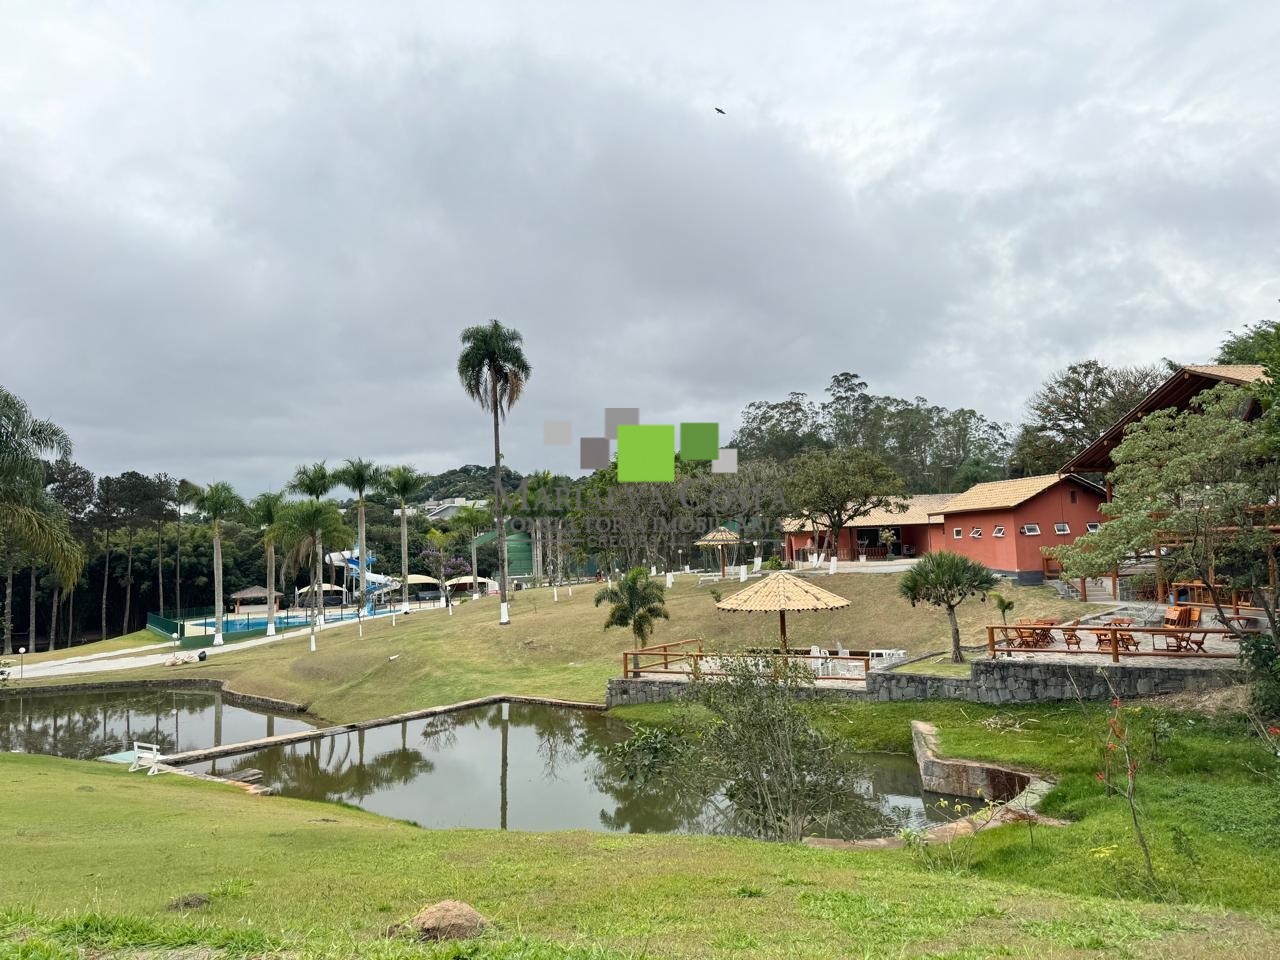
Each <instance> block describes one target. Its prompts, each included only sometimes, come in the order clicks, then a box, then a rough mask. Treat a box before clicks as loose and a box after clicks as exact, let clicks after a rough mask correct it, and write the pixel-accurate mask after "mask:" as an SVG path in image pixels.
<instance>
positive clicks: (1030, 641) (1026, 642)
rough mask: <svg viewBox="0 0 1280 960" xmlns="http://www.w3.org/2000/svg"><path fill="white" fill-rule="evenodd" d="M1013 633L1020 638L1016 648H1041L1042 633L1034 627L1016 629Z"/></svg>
mask: <svg viewBox="0 0 1280 960" xmlns="http://www.w3.org/2000/svg"><path fill="white" fill-rule="evenodd" d="M1013 632H1014V634H1015V635H1016V636H1017V638H1018V639H1017V642H1016V643H1015V644H1014V646H1018V647H1038V646H1040V632H1039V631H1038V630H1036V629H1035V628H1034V627H1015V628H1014V631H1013Z"/></svg>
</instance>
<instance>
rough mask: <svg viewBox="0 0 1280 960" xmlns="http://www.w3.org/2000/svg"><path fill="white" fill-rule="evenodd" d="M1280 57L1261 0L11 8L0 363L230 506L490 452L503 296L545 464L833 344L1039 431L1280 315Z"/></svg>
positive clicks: (125, 461)
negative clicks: (559, 424) (461, 359)
mask: <svg viewBox="0 0 1280 960" xmlns="http://www.w3.org/2000/svg"><path fill="white" fill-rule="evenodd" d="M855 6H856V7H857V9H855ZM1278 50H1280V7H1278V6H1277V5H1276V4H1275V3H1274V2H1271V0H1261V2H1244V0H1235V2H1231V3H1210V2H1203V0H1202V2H1177V0H1161V2H1158V3H1157V2H1154V0H1153V2H1149V3H1143V4H1115V3H1112V2H1103V3H1094V4H1090V3H1071V4H1062V3H1043V4H1034V3H1008V2H1001V3H990V4H968V5H964V4H959V3H955V2H950V0H948V2H939V3H936V4H935V3H922V4H905V3H894V4H886V3H863V4H858V5H854V4H851V3H848V2H837V3H831V4H819V3H813V4H799V3H789V4H783V3H778V2H776V0H772V2H765V3H745V2H742V0H736V2H732V3H730V2H715V3H713V2H706V3H698V4H690V3H687V2H684V3H665V2H653V0H651V2H648V3H643V4H641V3H626V4H621V3H618V4H613V3H603V2H591V3H585V2H582V0H575V2H564V3H559V2H547V0H543V2H540V3H537V4H531V3H518V2H515V0H511V2H508V3H501V4H496V3H482V2H474V0H469V2H467V3H449V4H446V3H426V2H412V3H409V2H406V3H393V2H389V0H383V2H379V3H376V4H355V3H350V2H344V3H340V4H323V3H317V2H315V0H307V2H305V3H297V4H287V3H270V4H263V3H259V2H246V3H232V2H226V0H222V2H218V3H194V2H188V3H173V2H165V3H159V2H156V3H146V2H138V0H129V2H120V3H101V2H98V3H92V4H83V5H81V4H75V3H53V2H37V0H30V2H25V3H23V2H9V0H0V383H3V384H4V385H5V386H7V387H9V388H10V389H11V390H13V391H15V392H17V393H18V394H20V395H21V396H23V397H24V398H26V399H27V400H28V402H29V403H30V404H31V405H32V406H33V407H34V408H35V410H36V412H37V413H38V414H39V415H41V416H48V417H52V418H53V419H55V420H57V421H58V422H59V423H61V424H63V425H64V426H65V427H66V428H67V429H68V430H69V431H70V433H71V434H72V437H73V439H74V441H75V443H76V456H77V459H78V460H80V461H81V462H83V463H84V464H86V465H87V466H89V467H90V468H91V469H93V470H95V471H96V472H117V471H119V470H122V469H127V468H135V469H140V470H143V471H146V472H155V471H160V470H164V471H166V472H168V473H171V474H173V475H176V476H186V477H190V478H192V479H196V480H201V481H209V480H214V479H227V480H230V481H232V482H233V483H235V484H236V485H237V486H238V487H239V488H240V489H241V490H242V492H244V493H246V494H252V493H255V492H257V491H258V490H260V489H264V488H267V487H279V486H280V485H282V484H283V483H284V482H285V481H286V480H287V478H288V477H289V475H290V474H291V473H292V470H293V467H294V466H295V465H296V464H299V463H302V462H306V461H311V460H317V459H321V458H328V459H329V460H330V461H337V460H340V459H341V458H343V457H349V456H364V457H368V458H374V459H377V460H379V461H384V462H412V463H415V464H417V465H418V466H419V467H421V468H423V469H427V470H432V471H434V470H441V469H447V468H450V467H454V466H457V465H460V464H462V463H467V462H474V463H487V462H492V446H491V444H492V438H491V433H490V429H489V424H488V421H487V419H486V415H485V414H483V413H482V412H481V411H480V410H479V409H478V408H477V407H476V406H475V405H474V404H472V403H471V402H470V401H469V400H467V399H466V397H465V396H464V395H463V394H462V391H461V389H460V387H459V385H458V381H457V377H456V374H455V372H454V364H455V362H456V357H457V353H458V342H457V341H458V334H459V332H460V330H461V329H462V328H463V327H464V326H466V325H468V324H472V323H479V322H483V321H485V320H486V319H488V318H490V317H496V318H498V319H500V320H501V321H502V322H504V323H506V324H508V325H511V326H514V327H516V328H518V329H519V330H521V331H522V332H523V333H524V335H525V339H526V347H527V354H528V356H529V359H530V361H531V363H532V364H533V368H534V374H533V378H532V380H531V381H530V383H529V385H528V389H527V392H526V395H525V397H524V399H523V400H522V401H521V402H520V404H519V405H518V406H517V408H516V409H515V410H514V412H513V413H512V415H511V417H510V418H509V420H508V424H507V427H506V434H505V436H506V441H505V446H506V449H507V454H508V459H507V462H508V464H509V465H510V466H512V467H514V468H515V469H518V470H521V471H528V470H531V469H536V468H540V467H544V466H545V467H550V468H552V469H558V470H565V471H572V469H573V468H574V467H576V447H575V448H574V450H573V451H572V452H571V451H570V450H569V449H568V448H554V447H553V448H547V447H544V446H543V444H542V422H543V420H544V419H547V418H557V419H560V418H564V419H571V420H573V422H574V428H575V437H576V436H578V435H584V434H587V435H589V434H594V433H598V432H599V430H600V427H601V423H600V421H601V419H602V410H603V408H604V407H606V406H637V407H639V408H640V410H641V419H642V420H643V421H644V422H678V421H679V420H681V419H694V420H718V421H720V422H722V423H726V424H732V423H733V422H734V421H736V418H737V415H738V413H739V411H740V410H741V408H742V407H743V406H744V405H745V404H746V403H747V402H749V401H750V400H753V399H758V398H780V397H782V396H784V395H785V394H786V393H787V392H788V391H791V390H806V391H809V392H811V393H812V394H815V395H816V394H820V393H821V391H822V389H823V388H824V387H825V385H826V382H827V380H828V379H829V377H830V376H831V374H833V373H836V372H839V371H842V370H851V371H854V372H857V373H860V374H861V375H862V376H863V377H864V378H865V379H866V380H868V381H869V382H870V385H871V388H872V389H873V390H874V391H876V392H881V393H891V394H897V395H901V396H914V395H924V396H926V397H928V398H929V399H930V400H931V401H934V402H937V403H942V404H945V405H948V406H953V407H955V406H971V407H974V408H976V409H978V410H980V411H981V412H983V413H985V414H987V415H989V416H992V417H995V418H997V419H1002V420H1016V419H1017V418H1018V417H1019V415H1020V413H1021V411H1022V407H1023V404H1024V402H1025V400H1026V397H1027V395H1028V394H1029V393H1030V392H1031V391H1032V390H1033V389H1034V388H1035V386H1036V385H1037V384H1038V383H1039V382H1040V380H1041V379H1042V377H1043V376H1044V375H1045V374H1046V373H1048V372H1050V371H1051V370H1053V369H1055V368H1057V367H1060V366H1062V365H1064V364H1066V363H1068V362H1071V361H1073V360H1077V359H1083V358H1086V357H1098V358H1100V359H1104V360H1108V361H1111V362H1125V363H1130V362H1153V361H1157V360H1159V359H1160V358H1161V357H1166V356H1167V357H1171V358H1174V359H1177V360H1181V361H1185V362H1202V361H1204V360H1205V359H1207V358H1209V357H1210V356H1211V355H1212V353H1213V352H1214V350H1215V348H1216V346H1217V344H1218V343H1219V341H1220V340H1221V339H1222V337H1223V336H1224V334H1225V333H1226V331H1227V330H1229V329H1232V328H1239V327H1241V326H1243V325H1245V324H1247V323H1252V322H1255V321H1257V320H1261V319H1275V318H1276V317H1277V316H1278V315H1280V311H1278V310H1277V304H1276V299H1277V297H1280V163H1278V162H1277V158H1280V116H1278V113H1280V110H1278V109H1277V105H1278V104H1280V56H1278V55H1277V51H1278ZM716 106H719V107H721V108H723V109H724V110H725V114H724V115H721V114H718V113H716V112H715V110H714V108H715V107H716ZM573 472H576V471H573Z"/></svg>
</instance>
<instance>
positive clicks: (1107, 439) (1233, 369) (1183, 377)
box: [1058, 363, 1267, 474]
mask: <svg viewBox="0 0 1280 960" xmlns="http://www.w3.org/2000/svg"><path fill="white" fill-rule="evenodd" d="M1266 376H1267V372H1266V369H1265V368H1264V367H1262V366H1261V365H1260V364H1255V363H1242V364H1220V363H1218V364H1215V363H1208V364H1199V365H1196V366H1190V367H1182V368H1181V369H1180V370H1178V371H1177V372H1176V373H1174V374H1173V375H1171V376H1170V377H1169V379H1168V380H1166V381H1165V382H1164V383H1162V384H1160V386H1158V387H1156V388H1155V389H1154V390H1152V391H1151V392H1150V393H1149V394H1147V395H1146V396H1145V397H1143V398H1142V400H1141V401H1139V403H1138V405H1137V406H1136V407H1134V408H1133V409H1132V410H1130V411H1129V412H1128V413H1126V414H1125V415H1124V416H1123V417H1121V418H1120V419H1119V420H1117V421H1116V422H1115V423H1114V424H1112V425H1111V427H1110V428H1109V429H1108V430H1107V432H1106V433H1104V434H1103V435H1102V436H1100V437H1099V438H1098V439H1097V440H1095V441H1093V443H1091V444H1089V446H1087V447H1085V448H1084V449H1083V450H1081V451H1080V452H1079V453H1077V454H1076V455H1075V456H1074V457H1072V458H1071V459H1070V460H1068V461H1067V462H1066V463H1064V464H1063V465H1062V469H1061V470H1059V471H1058V472H1059V473H1062V474H1068V473H1110V472H1111V469H1112V468H1113V467H1114V466H1115V464H1114V463H1112V462H1111V451H1112V450H1114V449H1115V448H1116V447H1117V446H1118V445H1119V443H1120V441H1121V440H1123V439H1124V428H1125V427H1126V426H1128V425H1129V424H1131V423H1134V422H1135V421H1138V420H1141V419H1142V418H1143V417H1145V416H1146V415H1147V414H1149V413H1154V412H1155V411H1156V410H1164V409H1166V408H1168V407H1174V408H1176V409H1178V410H1185V409H1186V408H1187V407H1188V406H1189V405H1190V403H1191V399H1192V398H1193V397H1195V396H1196V395H1197V394H1200V393H1202V392H1204V391H1205V390H1208V389H1209V388H1210V387H1216V386H1217V385H1218V384H1220V383H1234V384H1240V385H1243V384H1246V383H1254V382H1256V381H1258V380H1264V379H1266Z"/></svg>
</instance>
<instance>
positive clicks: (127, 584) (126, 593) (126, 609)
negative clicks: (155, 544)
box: [120, 527, 133, 636]
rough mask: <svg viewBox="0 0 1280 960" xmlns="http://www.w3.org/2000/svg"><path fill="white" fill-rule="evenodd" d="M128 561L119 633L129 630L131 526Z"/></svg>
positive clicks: (131, 562) (131, 564)
mask: <svg viewBox="0 0 1280 960" xmlns="http://www.w3.org/2000/svg"><path fill="white" fill-rule="evenodd" d="M128 552H129V562H128V563H126V564H125V568H124V621H123V625H122V626H121V628H120V634H121V636H123V635H124V634H126V633H128V632H129V608H130V607H131V606H132V605H133V528H132V527H130V528H129V550H128Z"/></svg>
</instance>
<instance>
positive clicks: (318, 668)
mask: <svg viewBox="0 0 1280 960" xmlns="http://www.w3.org/2000/svg"><path fill="white" fill-rule="evenodd" d="M899 579H900V577H899V575H896V574H876V575H871V574H838V575H836V576H830V577H822V578H821V579H820V580H819V582H820V583H821V585H822V586H823V587H825V588H826V589H828V590H831V591H833V592H835V593H838V594H840V595H841V596H845V597H848V598H849V600H850V605H849V606H848V607H846V608H844V609H841V610H833V611H828V612H821V613H799V614H793V615H791V616H790V617H788V620H787V632H788V635H789V636H790V639H791V643H792V646H793V647H794V648H796V649H807V648H808V647H809V646H810V645H812V644H818V645H820V646H828V645H829V646H832V647H834V646H835V644H836V641H837V640H839V641H841V642H843V643H844V645H845V646H846V647H847V648H849V649H867V648H872V647H901V648H903V649H906V650H908V651H910V652H912V653H925V652H928V651H931V650H942V649H946V648H947V647H948V645H949V640H948V638H947V627H946V617H945V615H944V614H943V613H942V612H941V611H939V610H937V609H935V608H932V607H916V608H913V607H911V605H910V604H908V603H906V602H905V601H903V600H901V599H900V598H899V597H898V596H897V592H896V591H897V585H898V581H899ZM713 588H716V589H720V590H722V591H723V593H724V594H725V595H728V594H730V593H732V592H734V591H735V590H737V589H740V585H739V584H738V583H737V582H736V581H734V582H731V583H726V584H721V585H719V586H718V587H716V586H715V585H712V586H705V587H699V586H698V585H697V578H696V577H694V576H683V577H677V578H676V586H675V587H674V588H673V589H672V590H671V591H669V593H668V603H667V608H668V610H669V612H670V614H671V619H670V620H669V621H665V622H661V623H660V624H659V626H658V628H657V632H656V634H655V636H654V638H653V640H652V641H651V642H654V643H660V642H664V641H675V640H684V639H687V638H697V639H699V640H701V641H702V642H703V646H704V648H705V649H706V650H708V651H726V652H729V651H735V650H741V649H744V648H746V647H758V646H773V645H775V644H776V642H777V635H778V634H777V631H778V622H777V617H776V616H773V615H769V614H745V613H726V612H724V611H720V610H717V609H716V608H715V600H714V599H713V597H712V595H711V592H710V591H711V589H713ZM597 589H598V587H597V585H595V584H579V585H578V586H576V587H575V588H574V589H573V594H572V596H570V595H569V591H568V590H567V589H564V588H561V589H560V591H559V595H560V600H559V602H558V603H553V602H552V593H551V591H550V590H549V589H541V590H527V591H520V592H519V593H515V594H513V595H512V601H511V623H510V625H508V626H505V627H503V626H499V625H498V606H497V602H496V600H494V599H485V600H480V601H477V602H474V603H471V602H468V603H463V604H461V605H459V606H458V607H457V608H456V609H455V612H454V614H453V615H452V616H449V615H448V614H446V612H445V611H443V610H428V611H423V612H420V613H415V614H412V615H411V616H409V617H407V618H399V619H398V622H397V624H396V626H394V627H393V626H392V625H391V622H390V619H389V618H385V617H384V618H379V619H378V620H376V621H374V622H372V623H370V624H368V625H366V626H365V629H364V637H363V638H359V637H358V636H357V629H356V627H355V626H350V625H344V626H338V627H331V628H328V629H326V630H324V631H323V632H322V633H321V634H320V637H319V640H318V644H317V646H318V650H317V652H316V653H314V654H312V653H309V652H308V641H307V639H306V638H305V637H304V638H294V639H290V640H281V641H278V642H276V643H272V644H268V645H266V646H262V647H256V648H253V649H249V650H243V651H235V652H228V653H220V654H218V656H216V657H214V658H212V659H210V660H209V661H208V662H207V663H204V664H200V665H198V666H190V667H157V668H150V669H147V670H130V671H123V672H121V673H119V674H111V673H108V674H102V673H100V674H94V675H92V676H91V677H86V678H82V679H92V680H99V679H127V678H135V677H157V676H159V677H179V676H212V677H218V678H222V679H226V680H228V681H229V682H230V685H231V688H232V689H234V690H238V691H241V692H245V693H255V694H260V695H264V696H269V697H276V698H279V699H283V700H291V701H294V702H297V703H304V704H307V705H308V706H309V709H310V710H311V711H312V712H313V713H316V714H318V715H319V716H322V717H325V718H326V719H329V720H333V721H336V722H343V721H350V720H364V719H370V718H373V717H379V716H387V715H389V714H392V713H397V712H400V711H404V710H411V709H416V708H419V707H427V706H433V705H436V704H443V703H454V702H457V701H460V700H466V699H469V698H471V697H478V696H486V695H489V694H494V693H519V694H527V695H538V696H551V697H561V698H564V699H572V700H585V701H602V700H603V699H604V692H605V685H606V683H607V681H608V680H609V678H610V677H614V676H618V675H619V674H620V672H621V669H622V652H623V651H624V650H628V649H631V648H632V647H633V646H634V641H633V639H632V637H631V634H630V632H629V631H625V630H618V629H612V630H608V631H605V630H604V629H603V623H604V616H605V611H604V608H597V607H596V606H594V604H593V602H592V600H593V598H594V596H595V593H596V591H597ZM1003 592H1004V593H1005V595H1006V596H1008V597H1009V598H1010V599H1012V600H1014V602H1015V603H1016V604H1017V607H1016V610H1015V612H1016V613H1017V614H1018V615H1027V616H1045V617H1055V618H1066V617H1068V616H1070V617H1076V616H1079V615H1080V613H1081V612H1082V611H1083V610H1085V609H1089V608H1087V607H1085V606H1084V605H1082V604H1079V603H1076V602H1072V601H1065V600H1062V599H1060V598H1059V597H1058V595H1057V593H1056V592H1055V591H1053V590H1052V589H1050V588H1047V587H1017V586H1010V587H1006V588H1003ZM959 613H960V622H961V628H962V633H963V636H964V639H965V641H966V642H970V643H981V642H984V641H985V637H986V634H985V631H984V630H983V627H984V626H985V625H986V624H987V623H989V622H991V620H992V618H993V617H995V611H994V609H992V607H991V606H990V605H989V604H984V603H979V602H976V601H971V602H969V603H966V604H964V605H963V606H962V607H961V608H960V611H959ZM393 656H394V657H395V658H396V659H395V660H391V659H390V658H391V657H393ZM72 679H74V678H72ZM59 682H68V680H67V679H62V680H60V681H59Z"/></svg>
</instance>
